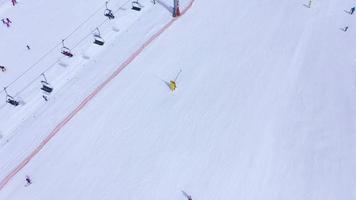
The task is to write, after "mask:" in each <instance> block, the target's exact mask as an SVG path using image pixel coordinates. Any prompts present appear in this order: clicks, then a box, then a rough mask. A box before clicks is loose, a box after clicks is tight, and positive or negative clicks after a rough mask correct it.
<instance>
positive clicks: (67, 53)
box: [61, 47, 73, 58]
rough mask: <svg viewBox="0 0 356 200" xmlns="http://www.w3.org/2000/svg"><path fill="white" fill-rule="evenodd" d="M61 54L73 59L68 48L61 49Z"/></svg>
mask: <svg viewBox="0 0 356 200" xmlns="http://www.w3.org/2000/svg"><path fill="white" fill-rule="evenodd" d="M61 52H62V54H63V55H65V56H68V57H70V58H71V57H73V54H72V52H71V51H70V49H69V48H67V47H62V50H61Z"/></svg>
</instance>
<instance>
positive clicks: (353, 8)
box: [350, 7, 355, 15]
mask: <svg viewBox="0 0 356 200" xmlns="http://www.w3.org/2000/svg"><path fill="white" fill-rule="evenodd" d="M354 12H355V7H352V8H351V10H350V15H352V14H354Z"/></svg>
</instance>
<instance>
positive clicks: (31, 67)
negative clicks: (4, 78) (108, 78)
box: [0, 5, 105, 94]
mask: <svg viewBox="0 0 356 200" xmlns="http://www.w3.org/2000/svg"><path fill="white" fill-rule="evenodd" d="M103 7H105V5H104V6H103V5H101V6H100V7H99V8H98V9H96V10H95V12H94V13H92V14H91V15H90V16H89V17H88V18H87V19H86V20H85V21H84V22H82V23H81V24H79V26H78V27H77V28H75V29H74V30H73V31H72V32H71V33H69V34H68V35H67V36H66V37H65V38H64V40H66V39H68V38H69V37H70V36H72V35H73V34H74V33H76V32H77V31H78V30H79V29H80V28H81V27H82V26H83V25H84V24H86V23H87V22H88V21H89V20H90V19H91V18H93V17H94V16H95V15H96V14H97V13H98V12H99V11H100V10H102V9H103ZM60 45H62V41H61V42H58V43H57V44H56V45H55V46H54V47H52V48H51V49H50V50H48V51H47V52H46V53H45V54H43V55H42V56H41V57H40V58H39V59H38V60H37V61H36V62H35V63H34V64H32V65H31V66H30V67H28V68H27V69H26V70H25V71H24V72H22V73H21V74H20V75H19V76H17V77H16V78H15V79H14V80H12V81H11V82H10V83H8V84H7V85H6V88H8V87H10V86H11V85H13V84H14V83H15V82H17V81H18V80H19V79H20V78H22V77H23V76H24V75H25V74H27V73H28V72H29V71H30V70H31V69H33V68H34V67H35V66H36V65H38V63H40V62H41V61H42V60H43V59H45V58H46V57H47V56H48V55H49V54H50V53H52V52H53V51H54V50H55V49H57V48H58V47H59V46H60ZM37 78H38V77H36V79H37ZM1 93H4V91H1V92H0V94H1Z"/></svg>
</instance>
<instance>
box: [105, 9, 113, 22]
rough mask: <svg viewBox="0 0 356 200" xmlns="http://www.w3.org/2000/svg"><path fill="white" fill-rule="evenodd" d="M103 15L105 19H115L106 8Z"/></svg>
mask: <svg viewBox="0 0 356 200" xmlns="http://www.w3.org/2000/svg"><path fill="white" fill-rule="evenodd" d="M104 15H105V16H106V17H108V18H109V19H114V18H115V16H114V14H113V13H112V11H111V10H110V9H108V8H107V9H106V10H105V12H104Z"/></svg>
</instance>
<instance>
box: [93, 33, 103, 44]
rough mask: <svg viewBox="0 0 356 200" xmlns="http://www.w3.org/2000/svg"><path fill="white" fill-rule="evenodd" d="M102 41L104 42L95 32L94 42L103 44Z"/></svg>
mask: <svg viewBox="0 0 356 200" xmlns="http://www.w3.org/2000/svg"><path fill="white" fill-rule="evenodd" d="M104 43H105V41H104V39H103V38H102V37H101V36H100V35H97V34H95V35H94V44H97V45H100V46H103V45H104Z"/></svg>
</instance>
